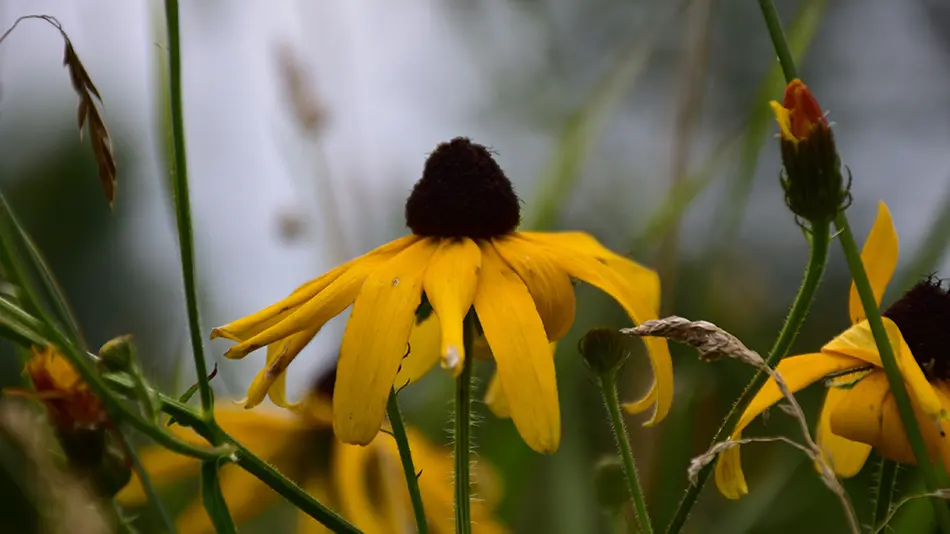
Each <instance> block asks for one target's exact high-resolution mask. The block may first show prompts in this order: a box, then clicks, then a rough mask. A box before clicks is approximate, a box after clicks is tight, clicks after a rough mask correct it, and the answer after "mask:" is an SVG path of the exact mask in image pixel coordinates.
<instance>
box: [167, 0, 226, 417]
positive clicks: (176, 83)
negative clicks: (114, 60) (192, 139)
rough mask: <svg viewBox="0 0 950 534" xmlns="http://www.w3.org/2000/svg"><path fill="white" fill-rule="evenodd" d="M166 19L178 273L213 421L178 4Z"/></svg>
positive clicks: (205, 406)
mask: <svg viewBox="0 0 950 534" xmlns="http://www.w3.org/2000/svg"><path fill="white" fill-rule="evenodd" d="M165 17H166V19H167V24H168V76H169V87H170V89H169V92H170V95H171V99H170V104H171V115H172V116H171V127H172V147H173V150H174V151H175V160H174V165H173V166H172V169H171V175H172V185H173V190H174V193H175V216H176V219H177V223H178V243H179V246H180V248H181V271H182V278H183V279H184V281H185V302H186V304H187V307H188V330H189V332H190V334H191V350H192V354H193V356H194V358H195V370H196V372H197V374H198V387H199V390H200V395H201V409H202V410H203V411H204V416H205V417H207V418H209V419H211V418H213V417H214V398H213V397H212V394H211V384H210V383H209V381H208V365H207V364H206V363H205V354H204V338H203V337H202V333H201V319H200V315H199V313H198V287H197V282H196V280H195V238H194V232H193V230H192V226H191V199H190V198H189V193H188V159H187V156H186V153H185V122H184V115H183V105H182V99H181V39H180V32H179V27H178V0H165Z"/></svg>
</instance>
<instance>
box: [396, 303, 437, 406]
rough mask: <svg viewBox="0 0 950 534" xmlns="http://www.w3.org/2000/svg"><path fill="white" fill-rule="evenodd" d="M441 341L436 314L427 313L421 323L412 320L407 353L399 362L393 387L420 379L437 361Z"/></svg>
mask: <svg viewBox="0 0 950 534" xmlns="http://www.w3.org/2000/svg"><path fill="white" fill-rule="evenodd" d="M441 343H442V329H441V327H440V321H439V317H438V316H437V315H436V314H434V313H431V314H429V316H428V317H426V318H425V320H424V321H422V322H421V323H419V322H414V323H413V325H412V330H410V331H409V349H408V350H409V354H407V355H406V357H405V358H403V359H402V362H401V363H400V364H399V372H398V373H396V378H395V379H394V380H393V387H395V388H396V389H399V388H402V387H405V386H406V385H408V384H413V383H415V382H418V381H419V380H421V379H422V377H423V376H425V375H426V373H428V372H429V370H430V369H432V366H433V365H435V362H437V361H439V354H440V347H441Z"/></svg>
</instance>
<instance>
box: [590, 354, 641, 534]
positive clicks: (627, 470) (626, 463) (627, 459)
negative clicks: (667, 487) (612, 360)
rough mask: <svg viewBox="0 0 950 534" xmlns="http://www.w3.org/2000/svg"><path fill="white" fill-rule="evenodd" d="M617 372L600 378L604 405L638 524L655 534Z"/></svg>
mask: <svg viewBox="0 0 950 534" xmlns="http://www.w3.org/2000/svg"><path fill="white" fill-rule="evenodd" d="M616 378H617V375H616V372H609V373H605V374H604V376H601V377H600V380H599V382H600V390H601V392H602V393H603V395H604V404H606V405H607V413H608V415H609V416H610V425H611V427H612V428H613V431H614V439H615V440H616V442H617V447H618V448H619V449H620V458H621V459H622V460H623V474H624V478H625V479H626V480H627V490H628V491H629V492H630V500H631V501H632V502H633V507H634V509H635V510H636V511H637V522H638V523H640V531H641V532H643V534H653V524H652V523H651V521H650V514H649V512H647V504H646V501H645V500H644V498H643V490H642V489H641V488H640V478H639V475H638V474H637V464H636V462H635V461H634V459H633V450H632V449H631V448H630V438H628V437H627V428H626V427H625V426H624V424H623V415H622V414H621V413H620V400H619V399H618V398H617V386H616V384H615V382H616Z"/></svg>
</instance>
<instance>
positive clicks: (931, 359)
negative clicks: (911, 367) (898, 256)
mask: <svg viewBox="0 0 950 534" xmlns="http://www.w3.org/2000/svg"><path fill="white" fill-rule="evenodd" d="M881 315H883V316H884V317H887V318H889V319H890V320H892V321H894V323H895V324H897V327H898V328H900V331H901V334H902V335H903V336H904V340H905V341H907V346H909V347H910V350H911V352H913V353H914V359H915V360H917V363H918V364H919V365H920V368H921V369H922V370H923V371H924V374H925V375H927V378H929V379H934V378H941V379H950V290H948V289H944V287H943V284H942V283H941V281H940V280H939V279H937V278H935V277H933V276H930V277H929V278H927V279H926V280H922V281H920V282H918V283H917V285H915V286H914V287H913V288H911V290H910V291H908V292H907V293H906V294H905V295H904V296H903V297H901V299H900V300H898V301H897V302H895V303H894V304H892V305H891V307H890V308H888V309H887V311H885V312H884V313H883V314H881Z"/></svg>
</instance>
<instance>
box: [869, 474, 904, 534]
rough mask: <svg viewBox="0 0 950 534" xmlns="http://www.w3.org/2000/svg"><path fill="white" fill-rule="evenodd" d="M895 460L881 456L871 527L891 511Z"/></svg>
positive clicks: (875, 526)
mask: <svg viewBox="0 0 950 534" xmlns="http://www.w3.org/2000/svg"><path fill="white" fill-rule="evenodd" d="M898 469H899V466H898V465H897V462H895V461H893V460H888V459H887V458H881V466H880V468H879V469H878V472H877V492H876V493H875V494H874V511H873V512H874V515H873V516H871V528H872V529H874V528H877V526H878V523H880V522H881V521H884V518H885V517H887V514H888V512H890V511H891V503H892V502H893V501H894V488H895V487H896V486H897V471H898Z"/></svg>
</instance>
